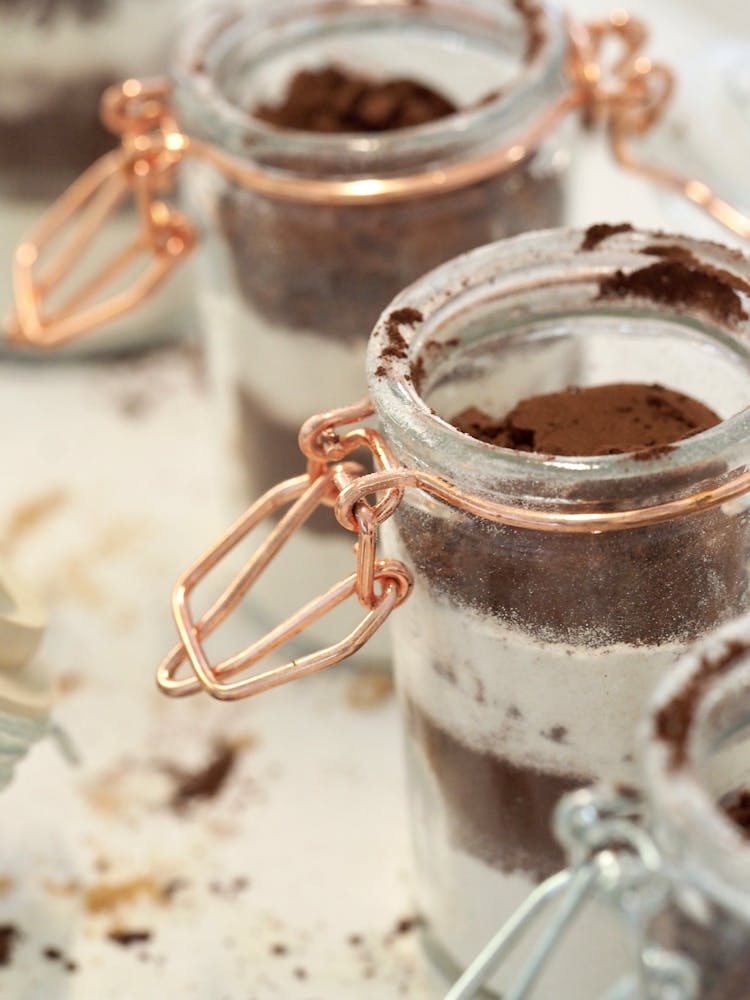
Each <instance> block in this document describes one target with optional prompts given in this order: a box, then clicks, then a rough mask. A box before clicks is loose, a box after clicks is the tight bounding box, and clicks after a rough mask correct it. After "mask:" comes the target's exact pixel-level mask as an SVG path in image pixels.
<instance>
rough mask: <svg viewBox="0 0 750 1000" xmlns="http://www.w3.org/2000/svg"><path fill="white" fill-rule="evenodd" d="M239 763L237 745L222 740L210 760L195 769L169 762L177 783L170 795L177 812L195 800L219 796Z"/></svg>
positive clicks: (183, 809)
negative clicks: (183, 767)
mask: <svg viewBox="0 0 750 1000" xmlns="http://www.w3.org/2000/svg"><path fill="white" fill-rule="evenodd" d="M236 763H237V748H236V747H234V746H232V745H231V744H230V743H227V742H225V741H223V740H219V741H218V742H217V743H216V744H215V745H214V748H213V752H212V754H211V756H210V758H209V759H208V761H207V762H206V763H205V764H204V765H203V766H202V767H199V768H197V769H196V770H195V771H186V770H184V769H182V768H178V767H175V766H174V765H170V766H169V768H168V769H167V770H168V772H169V774H170V775H171V776H172V778H173V779H174V782H175V785H174V790H173V792H172V798H171V806H172V808H173V809H174V810H175V812H178V813H181V812H185V810H186V809H187V808H188V807H189V806H190V805H192V803H193V802H195V801H196V800H207V799H214V798H216V796H217V795H218V794H219V792H221V790H222V789H223V787H224V785H225V783H226V781H227V779H228V778H229V775H230V774H231V773H232V771H233V770H234V767H235V764H236Z"/></svg>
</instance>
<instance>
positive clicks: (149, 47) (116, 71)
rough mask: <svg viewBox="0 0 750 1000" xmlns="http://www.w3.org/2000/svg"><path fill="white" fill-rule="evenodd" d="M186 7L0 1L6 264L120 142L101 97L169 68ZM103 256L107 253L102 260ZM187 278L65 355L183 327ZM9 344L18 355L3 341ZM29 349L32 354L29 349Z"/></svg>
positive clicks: (112, 227) (2, 306)
mask: <svg viewBox="0 0 750 1000" xmlns="http://www.w3.org/2000/svg"><path fill="white" fill-rule="evenodd" d="M179 6H180V5H179V4H178V3H176V2H175V0H162V2H161V3H159V4H153V3H148V2H147V0H52V2H43V0H30V2H27V3H15V2H13V0H11V2H10V3H8V2H2V0H0V38H2V39H3V41H4V44H3V52H2V62H1V63H0V213H1V214H2V220H3V224H2V227H1V228H0V258H1V259H2V260H3V261H4V262H6V261H7V262H9V261H10V260H11V258H12V256H13V252H14V251H15V249H16V246H17V245H18V243H19V242H20V241H21V239H22V238H23V237H24V236H25V235H26V233H27V232H28V230H29V229H30V228H31V227H32V226H33V225H34V224H35V223H36V222H37V221H38V219H39V218H40V217H41V215H42V214H43V212H44V211H45V209H47V208H48V206H49V202H50V198H52V197H53V196H57V195H59V194H60V193H61V192H62V191H63V190H64V189H65V188H66V187H67V186H68V185H70V184H71V183H72V182H73V181H74V180H75V178H76V177H77V176H78V174H80V173H81V172H82V171H83V170H85V169H86V168H87V167H89V166H90V165H91V164H92V163H93V162H94V161H95V160H96V159H98V158H99V157H100V156H102V155H103V154H104V153H106V152H108V151H109V150H110V149H112V148H114V146H115V145H116V144H117V140H116V139H115V137H114V136H113V135H111V134H110V133H109V132H108V131H107V130H106V129H105V127H104V125H103V124H102V123H101V121H100V118H99V100H100V98H101V95H102V92H103V91H104V90H105V89H106V88H107V87H108V86H109V85H110V84H112V83H115V82H117V81H119V80H122V79H124V78H126V77H128V76H135V75H139V74H140V75H146V76H148V75H154V74H156V73H163V72H165V70H166V62H167V46H168V43H169V38H170V35H171V32H172V31H173V29H174V25H175V21H176V17H177V12H178V9H179ZM131 229H132V222H131V221H130V220H129V219H128V218H127V217H126V215H125V213H121V214H120V215H119V216H118V217H116V218H114V219H110V221H109V223H108V226H107V230H106V233H105V234H104V236H103V237H102V242H101V243H100V244H99V247H100V249H101V251H102V252H103V253H104V254H106V253H108V251H109V250H112V249H114V248H116V247H117V248H121V247H122V244H123V241H124V238H125V237H127V236H128V235H129V234H130V232H131ZM100 259H101V258H100ZM186 284H187V281H186V279H185V278H184V277H183V278H182V280H178V282H177V285H176V286H175V285H172V286H171V287H170V288H169V289H167V290H165V291H163V292H161V293H160V294H159V296H158V297H157V298H156V299H154V300H153V301H152V302H150V303H149V304H148V306H147V307H146V308H145V309H144V310H143V311H141V312H139V313H137V314H136V315H135V316H134V317H132V318H131V317H124V318H122V317H121V318H119V319H118V320H117V321H116V322H114V323H112V324H111V325H110V326H108V327H107V329H106V330H104V331H102V332H101V333H96V334H94V335H91V336H89V337H88V338H87V339H86V340H85V341H83V342H81V343H80V345H76V347H74V348H66V351H71V350H72V351H76V352H81V351H83V352H91V351H96V350H99V349H102V348H104V349H120V348H123V347H127V346H132V345H134V344H137V343H153V342H154V340H155V339H158V338H160V337H163V336H165V335H171V334H173V333H174V332H175V331H176V330H177V329H178V327H179V326H180V311H179V306H180V303H181V301H182V300H183V298H184V294H185V288H186ZM12 302H13V296H12V290H11V275H10V268H9V267H8V266H3V268H2V270H1V271H0V316H3V317H4V316H5V315H7V314H8V313H9V312H10V309H11V304H12ZM0 344H2V349H3V350H12V351H13V353H14V354H18V353H20V352H21V350H22V349H21V348H19V347H18V346H9V344H8V343H7V342H6V341H5V340H4V339H3V341H0ZM25 353H28V354H31V353H32V352H31V351H28V352H25Z"/></svg>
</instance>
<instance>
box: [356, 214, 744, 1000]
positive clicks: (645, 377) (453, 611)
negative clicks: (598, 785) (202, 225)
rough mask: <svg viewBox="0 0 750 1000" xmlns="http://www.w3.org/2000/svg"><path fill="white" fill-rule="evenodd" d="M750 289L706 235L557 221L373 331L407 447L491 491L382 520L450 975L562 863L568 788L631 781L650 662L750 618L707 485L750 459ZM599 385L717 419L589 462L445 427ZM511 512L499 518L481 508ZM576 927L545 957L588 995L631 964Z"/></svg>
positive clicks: (425, 859) (418, 465) (733, 259)
mask: <svg viewBox="0 0 750 1000" xmlns="http://www.w3.org/2000/svg"><path fill="white" fill-rule="evenodd" d="M749 278H750V262H749V261H748V259H747V258H745V257H743V256H742V255H740V254H738V253H736V252H734V251H730V250H728V249H724V248H722V247H720V246H718V245H715V244H704V243H701V242H698V241H693V240H688V239H686V238H680V237H670V236H665V235H663V234H661V235H656V234H653V233H647V232H634V231H627V227H626V231H619V232H618V231H616V230H615V231H613V230H609V229H607V228H606V227H605V228H602V227H599V228H597V229H595V230H589V231H588V232H587V233H581V232H574V231H549V232H546V233H539V234H531V235H527V236H522V237H518V238H515V239H513V240H508V241H505V242H501V243H499V244H497V245H495V246H492V247H486V248H483V249H481V250H478V251H475V252H473V253H471V254H468V255H466V256H464V257H462V258H459V259H458V260H456V261H452V262H451V263H449V264H447V265H445V266H443V267H441V268H439V269H438V270H436V271H434V272H432V273H431V274H430V275H428V276H427V277H425V278H424V279H422V280H421V281H419V282H417V283H416V284H414V285H413V286H412V287H411V288H409V289H407V290H406V291H405V292H404V293H402V294H401V295H400V296H399V297H398V298H396V300H395V301H394V302H393V303H392V304H391V306H390V307H389V308H388V309H387V310H386V312H385V313H384V314H383V316H382V317H381V320H380V321H379V323H378V326H377V327H376V329H375V332H374V334H373V337H372V338H371V341H370V345H369V353H368V362H367V370H368V382H369V386H370V394H371V398H372V401H373V403H374V406H375V410H376V414H377V417H378V419H379V421H380V423H381V425H382V429H383V433H384V436H385V438H386V440H387V441H388V442H389V443H390V445H391V446H392V448H393V449H394V450H395V452H396V456H397V458H398V459H399V461H400V462H401V463H402V464H403V465H404V466H406V467H407V468H409V469H416V470H421V471H423V472H426V473H429V474H430V475H431V476H438V477H440V478H441V482H444V481H447V482H448V483H449V484H450V485H451V489H452V490H453V491H455V490H460V491H462V495H465V494H468V495H470V496H471V497H473V498H475V500H476V501H477V502H476V503H475V506H474V508H473V509H474V510H476V511H477V512H478V513H468V512H465V511H464V510H462V509H460V505H456V504H448V503H446V502H444V501H443V500H440V499H437V498H436V495H435V494H434V493H432V492H429V491H425V490H422V491H420V490H410V489H407V490H406V491H405V492H404V496H403V499H402V501H401V503H400V505H399V507H398V509H397V510H396V513H395V514H394V515H393V517H392V518H391V520H390V521H387V522H386V524H385V525H384V529H386V530H387V539H388V542H389V551H388V555H389V556H395V557H397V558H398V559H400V560H402V561H403V562H404V563H405V564H406V565H407V566H408V567H409V568H410V569H411V571H412V574H413V576H414V589H413V593H412V594H411V596H410V598H409V599H408V600H407V601H405V602H404V605H403V607H401V608H400V609H399V610H397V611H396V612H395V613H394V614H393V616H392V617H391V623H392V626H391V627H392V636H393V641H394V647H393V648H394V653H393V657H394V668H395V672H396V680H397V686H398V689H399V692H400V698H401V703H402V706H403V714H404V719H405V722H406V746H407V755H408V765H409V776H410V796H409V797H410V807H411V818H412V824H413V831H414V842H415V858H416V873H417V891H418V901H419V907H420V910H421V912H422V914H423V915H424V918H425V921H426V937H427V943H428V947H429V949H430V951H431V953H432V954H433V956H434V957H435V958H436V959H437V961H438V962H439V963H440V964H441V965H442V966H444V967H445V968H446V969H448V970H449V971H450V974H451V975H453V974H454V973H455V971H456V969H457V968H461V967H463V966H464V965H465V964H467V963H468V962H469V961H470V960H471V959H472V958H473V957H474V956H475V955H476V953H477V951H478V950H479V948H480V947H481V946H483V945H484V944H485V943H486V941H487V940H488V939H489V937H490V936H491V935H492V933H493V932H494V931H495V930H496V929H497V927H498V926H500V925H501V924H502V923H503V921H504V919H505V918H506V917H507V916H508V915H510V913H511V912H512V911H513V910H515V908H516V907H517V906H518V905H519V903H520V902H521V901H522V900H523V899H524V898H525V897H526V896H527V895H528V893H529V891H530V890H531V889H532V888H533V887H534V886H535V885H536V884H537V883H539V882H540V881H541V880H542V879H544V878H545V877H546V876H548V875H550V874H552V873H553V872H555V871H557V870H558V869H559V868H560V867H562V866H563V864H564V859H563V856H562V851H561V849H560V848H559V847H558V846H557V844H556V843H555V840H554V837H553V834H552V831H551V825H550V817H551V813H552V809H553V806H554V804H555V803H556V801H557V800H558V799H559V798H560V796H561V795H563V794H564V793H565V792H567V791H569V790H571V789H574V788H576V787H579V786H583V785H588V784H590V783H592V782H597V781H606V782H610V783H615V784H617V783H627V784H637V782H638V776H637V771H636V769H635V766H634V763H633V753H634V749H635V740H634V728H635V726H636V724H637V722H638V720H639V718H640V716H641V713H642V712H643V710H644V706H645V702H646V698H647V696H648V694H649V693H650V692H651V690H652V689H653V686H654V684H655V682H656V680H657V679H658V677H659V675H660V674H661V672H662V671H663V670H664V669H665V668H666V667H667V666H668V665H670V664H672V663H673V662H674V661H675V660H676V659H677V657H678V656H679V655H680V654H681V653H682V652H683V651H684V650H685V648H686V646H687V645H688V644H689V643H691V642H693V641H695V640H696V638H698V637H700V636H702V635H703V634H704V633H705V632H707V631H708V630H710V629H712V628H714V627H715V626H717V625H719V624H720V623H722V622H723V621H725V620H727V619H730V618H732V617H734V616H736V615H737V614H739V613H741V612H742V611H743V610H745V609H746V608H747V606H748V597H747V566H748V547H749V544H750V533H749V530H748V520H747V515H746V504H745V503H744V502H741V501H734V502H732V503H727V504H724V505H723V506H719V505H716V503H712V502H711V497H712V496H713V494H712V493H711V491H712V490H714V489H725V488H726V484H728V483H734V481H735V477H736V476H737V475H739V474H740V473H741V472H742V471H743V468H744V466H745V465H746V464H747V461H748V458H750V437H749V435H748V432H749V431H750V412H747V411H745V408H746V407H747V406H748V404H750V322H749V321H748V313H747V311H746V310H747V306H748V296H749V293H750V281H749V280H748V279H749ZM608 382H641V383H644V382H645V383H648V384H651V383H654V382H660V383H663V384H666V385H667V386H669V387H670V388H673V389H675V390H677V391H681V392H685V393H687V394H689V395H691V396H693V397H696V398H698V399H699V400H701V401H702V402H704V403H705V404H707V405H709V406H710V407H712V408H713V409H714V410H715V412H717V413H718V414H719V416H720V417H721V418H722V422H721V423H720V424H718V425H717V426H716V427H714V428H712V429H711V430H708V431H705V432H703V433H701V434H698V435H696V436H694V437H692V438H687V439H685V440H683V441H680V442H679V443H678V444H675V445H673V446H668V447H660V448H654V449H652V450H650V451H645V452H641V453H638V454H637V455H636V456H635V457H633V456H632V455H630V456H628V455H611V456H610V455H607V456H603V457H596V458H585V457H584V458H561V457H557V458H555V457H551V456H545V455H541V454H534V453H524V452H516V451H509V450H506V449H503V448H498V447H495V446H492V445H489V444H485V443H483V442H481V441H477V440H475V439H473V438H471V437H469V436H468V435H465V434H463V433H461V432H460V431H458V430H457V429H456V428H455V427H454V426H453V425H452V424H451V423H450V418H452V417H453V416H454V415H456V414H458V413H459V412H461V411H463V410H465V409H466V408H467V407H468V406H477V407H480V408H481V409H483V410H485V411H486V412H487V413H489V414H490V415H493V416H494V415H503V414H505V413H506V412H507V411H508V410H510V409H511V408H512V407H513V406H514V404H515V403H516V402H517V401H518V400H519V399H521V398H524V397H528V396H531V395H535V394H538V393H545V392H551V391H555V390H560V389H563V388H565V387H567V386H571V385H574V386H579V387H583V386H587V385H597V384H606V383H608ZM414 481H418V477H417V479H415V480H414ZM742 488H743V489H746V484H744V486H743V487H742ZM498 502H500V503H502V504H504V505H505V506H504V510H503V513H502V516H498V517H497V518H496V517H494V516H493V517H490V516H489V515H488V516H480V514H481V511H482V504H484V505H485V508H486V505H487V504H491V505H497V504H498ZM704 508H705V509H704ZM576 934H577V935H580V943H581V947H583V948H584V949H585V953H586V954H587V955H590V956H592V957H591V961H589V962H587V963H585V967H584V966H582V964H581V962H580V961H579V959H578V957H574V958H572V959H570V958H568V959H567V960H566V959H565V957H564V956H562V957H561V958H560V959H559V960H556V961H555V962H553V963H552V964H551V966H550V968H549V970H548V972H547V973H546V974H545V975H546V978H545V980H544V983H545V984H546V987H547V989H548V990H551V989H553V988H554V990H555V992H554V994H551V993H550V994H547V993H545V991H544V988H543V989H542V995H555V996H561V997H563V996H564V997H573V996H575V997H576V998H580V1000H584V998H587V997H589V996H596V995H597V993H596V990H597V989H601V988H603V987H605V986H607V984H609V983H611V981H612V979H613V970H616V969H617V968H618V966H619V965H620V964H623V965H627V959H626V956H625V955H623V954H621V953H620V944H619V942H620V940H621V934H620V933H619V928H618V927H617V926H616V924H614V923H608V921H607V918H606V916H605V915H604V914H601V913H599V912H598V911H597V910H596V909H594V910H593V911H592V912H590V913H588V915H584V918H583V919H582V920H581V921H580V922H579V925H578V929H577V931H576ZM565 954H566V955H568V956H571V955H572V956H577V954H578V955H579V954H580V952H579V950H578V949H577V948H576V946H575V942H572V943H571V948H570V949H566V953H565ZM507 971H508V973H509V974H512V972H513V970H512V969H510V970H507ZM495 985H496V986H497V987H498V988H499V989H502V987H503V985H507V983H506V982H505V980H504V979H501V980H500V981H498V982H497V983H496V984H495Z"/></svg>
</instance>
